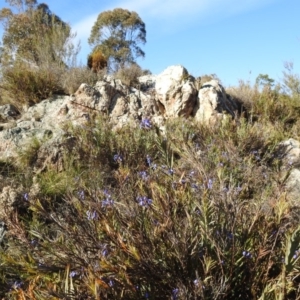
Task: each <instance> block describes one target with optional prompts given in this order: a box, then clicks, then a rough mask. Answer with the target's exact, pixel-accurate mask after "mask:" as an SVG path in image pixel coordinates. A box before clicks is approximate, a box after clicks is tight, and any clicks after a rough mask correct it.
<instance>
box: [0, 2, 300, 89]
mask: <svg viewBox="0 0 300 300" xmlns="http://www.w3.org/2000/svg"><path fill="white" fill-rule="evenodd" d="M41 2H42V1H41ZM46 3H47V4H48V5H49V8H50V9H51V10H52V11H53V12H54V13H56V14H57V15H58V16H60V17H61V18H62V19H63V20H64V21H66V22H69V23H70V24H71V26H72V28H73V30H74V31H76V32H77V38H78V39H80V40H81V52H80V54H79V59H80V60H81V61H82V63H85V62H86V57H87V55H88V53H89V52H90V51H91V48H90V47H89V45H88V43H87V39H88V37H89V34H90V31H91V27H92V26H93V24H94V22H95V21H96V19H97V16H98V14H99V13H101V12H103V11H105V10H112V9H114V8H117V7H120V8H126V9H129V10H133V11H136V12H137V13H138V14H139V15H140V17H141V18H142V20H143V21H144V22H145V24H146V30H147V43H146V44H145V46H143V47H142V48H143V50H144V51H145V53H146V56H145V58H144V59H138V63H139V64H140V65H141V66H142V67H143V68H144V69H149V70H151V71H152V73H153V74H158V73H160V72H162V71H163V70H164V69H165V68H166V67H168V66H170V65H177V64H181V65H183V66H184V67H186V68H187V70H188V71H189V72H190V73H191V74H192V75H194V76H201V75H204V74H212V73H215V74H216V75H217V76H218V77H219V78H220V79H221V81H222V82H223V84H224V85H225V86H230V85H237V84H238V81H239V80H240V79H243V80H251V81H252V82H253V81H254V80H255V78H256V77H257V75H258V74H260V73H262V74H269V76H270V77H271V78H274V79H275V80H276V81H280V79H281V78H282V71H283V69H284V66H283V65H284V62H286V61H291V62H293V63H294V71H295V72H296V73H298V74H299V73H300V17H299V13H300V1H299V0H185V1H182V0H180V1H179V0H110V1H108V0H102V1H99V0H98V1H96V0H85V1H81V0H61V1H59V0H48V1H46ZM5 6H7V4H6V3H5V1H4V0H0V7H1V8H2V7H5Z"/></svg>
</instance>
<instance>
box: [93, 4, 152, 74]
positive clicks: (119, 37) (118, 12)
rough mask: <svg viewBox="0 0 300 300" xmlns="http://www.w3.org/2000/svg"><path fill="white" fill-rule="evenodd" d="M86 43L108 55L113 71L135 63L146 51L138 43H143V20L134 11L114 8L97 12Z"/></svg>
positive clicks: (110, 67)
mask: <svg viewBox="0 0 300 300" xmlns="http://www.w3.org/2000/svg"><path fill="white" fill-rule="evenodd" d="M88 41H89V44H90V45H91V46H92V47H93V48H94V50H93V52H94V51H95V50H96V49H97V50H100V51H101V52H102V53H103V54H104V56H105V57H107V58H108V64H109V69H114V70H115V71H116V70H118V69H119V68H122V67H124V66H125V64H126V63H134V62H135V61H136V58H137V57H144V56H145V53H144V52H143V51H142V49H141V48H140V47H139V44H145V43H146V29H145V23H144V22H143V21H142V19H141V18H140V17H139V15H138V14H137V13H136V12H130V11H128V10H126V9H121V8H116V9H114V10H112V11H105V12H102V13H100V14H99V16H98V18H97V21H96V22H95V24H94V26H93V27H92V31H91V34H90V37H89V40H88Z"/></svg>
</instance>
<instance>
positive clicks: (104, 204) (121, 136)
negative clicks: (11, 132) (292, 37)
mask: <svg viewBox="0 0 300 300" xmlns="http://www.w3.org/2000/svg"><path fill="white" fill-rule="evenodd" d="M273 96H274V97H276V101H275V100H274V99H273V100H274V101H271V102H270V101H268V99H270V97H273ZM273 96H272V94H270V93H269V94H268V95H266V94H259V99H256V100H257V101H261V102H255V104H253V105H252V111H251V113H252V114H253V116H258V115H260V116H261V118H258V119H257V120H256V121H253V119H251V120H250V121H249V120H246V119H243V118H241V119H240V120H239V123H237V122H233V121H231V120H228V121H227V122H224V123H223V124H222V125H221V126H220V127H218V128H211V127H207V126H204V125H200V124H197V123H194V122H193V121H191V120H182V119H178V120H173V121H169V122H167V124H166V129H165V132H164V133H162V132H161V131H160V130H159V129H158V128H157V127H156V126H155V125H154V124H153V123H152V122H151V120H150V119H147V118H145V119H142V120H141V123H140V126H137V127H136V128H132V127H124V128H122V129H119V130H117V131H112V130H111V125H110V124H109V122H108V120H106V119H105V118H100V119H98V120H96V121H95V122H94V123H93V122H90V123H87V124H86V125H85V126H81V127H72V126H70V127H68V128H67V127H66V128H65V130H66V131H68V132H69V133H70V135H71V136H72V137H74V139H75V140H76V141H77V143H76V144H75V146H74V147H73V149H72V151H70V153H69V155H68V156H66V157H65V158H64V168H63V170H61V171H60V172H61V173H57V174H56V173H55V172H56V171H55V170H54V169H51V168H49V169H45V170H44V172H43V173H42V174H38V176H35V179H34V182H35V184H36V185H39V186H40V187H41V190H40V192H39V193H36V194H31V193H28V194H26V193H24V195H21V198H20V199H19V200H20V201H19V202H18V203H19V204H18V205H15V206H14V207H13V209H10V210H9V207H8V208H7V211H6V214H5V223H6V224H7V227H8V230H7V232H6V234H5V236H4V238H3V239H2V242H1V243H2V248H1V253H0V256H1V265H0V279H1V280H0V284H1V289H0V290H1V293H2V294H1V296H2V297H5V298H7V299H261V300H263V299H299V297H300V291H299V283H300V282H299V281H300V278H299V267H300V265H299V254H300V251H299V247H300V246H299V207H298V206H297V203H295V202H292V201H290V200H289V199H288V198H287V193H286V189H285V178H286V177H285V176H284V174H285V172H290V170H291V169H289V168H291V167H292V166H290V167H288V168H287V169H284V166H283V165H282V163H281V162H280V155H279V154H278V152H277V151H276V147H277V146H276V145H278V143H279V142H280V141H282V140H283V139H285V138H287V137H291V136H293V137H295V138H296V134H297V132H299V122H297V119H296V117H297V114H298V113H297V110H293V109H292V106H293V105H295V104H294V103H293V102H292V101H290V102H286V97H287V96H286V95H285V96H282V97H281V96H280V95H278V94H276V95H273ZM263 101H266V102H265V103H264V102H263ZM268 103H269V105H270V106H271V107H273V109H272V111H277V109H278V107H284V105H283V103H285V105H286V107H285V109H283V110H282V114H281V116H280V118H279V119H278V120H276V119H275V118H274V116H269V115H268V113H267V112H268V110H267V107H268ZM287 120H289V121H288V122H287ZM26 163H27V164H28V165H26ZM15 168H17V167H15ZM26 168H27V169H28V170H29V169H30V168H32V166H31V160H23V165H22V169H23V170H24V169H26ZM1 172H2V171H1ZM3 172H4V171H3ZM16 172H17V170H15V169H14V174H15V173H16ZM59 174H60V175H59ZM56 175H57V176H56ZM11 176H13V174H12V175H11ZM47 178H48V179H49V180H47ZM57 178H60V180H56V179H57ZM21 179H22V178H21V177H14V180H19V181H21ZM50 179H51V180H50ZM22 180H24V178H23V179H22ZM47 183H48V185H47ZM56 183H57V184H58V183H61V184H63V183H67V184H63V188H61V185H57V188H56ZM49 187H51V189H50V188H49Z"/></svg>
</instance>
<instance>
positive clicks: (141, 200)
mask: <svg viewBox="0 0 300 300" xmlns="http://www.w3.org/2000/svg"><path fill="white" fill-rule="evenodd" d="M136 200H137V202H138V204H139V205H140V206H143V207H149V206H150V205H151V204H152V199H149V198H147V197H146V196H143V197H141V196H139V197H137V198H136Z"/></svg>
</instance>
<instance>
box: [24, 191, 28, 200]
mask: <svg viewBox="0 0 300 300" xmlns="http://www.w3.org/2000/svg"><path fill="white" fill-rule="evenodd" d="M23 197H24V199H25V200H26V201H28V200H29V195H28V193H25V194H24V195H23Z"/></svg>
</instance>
